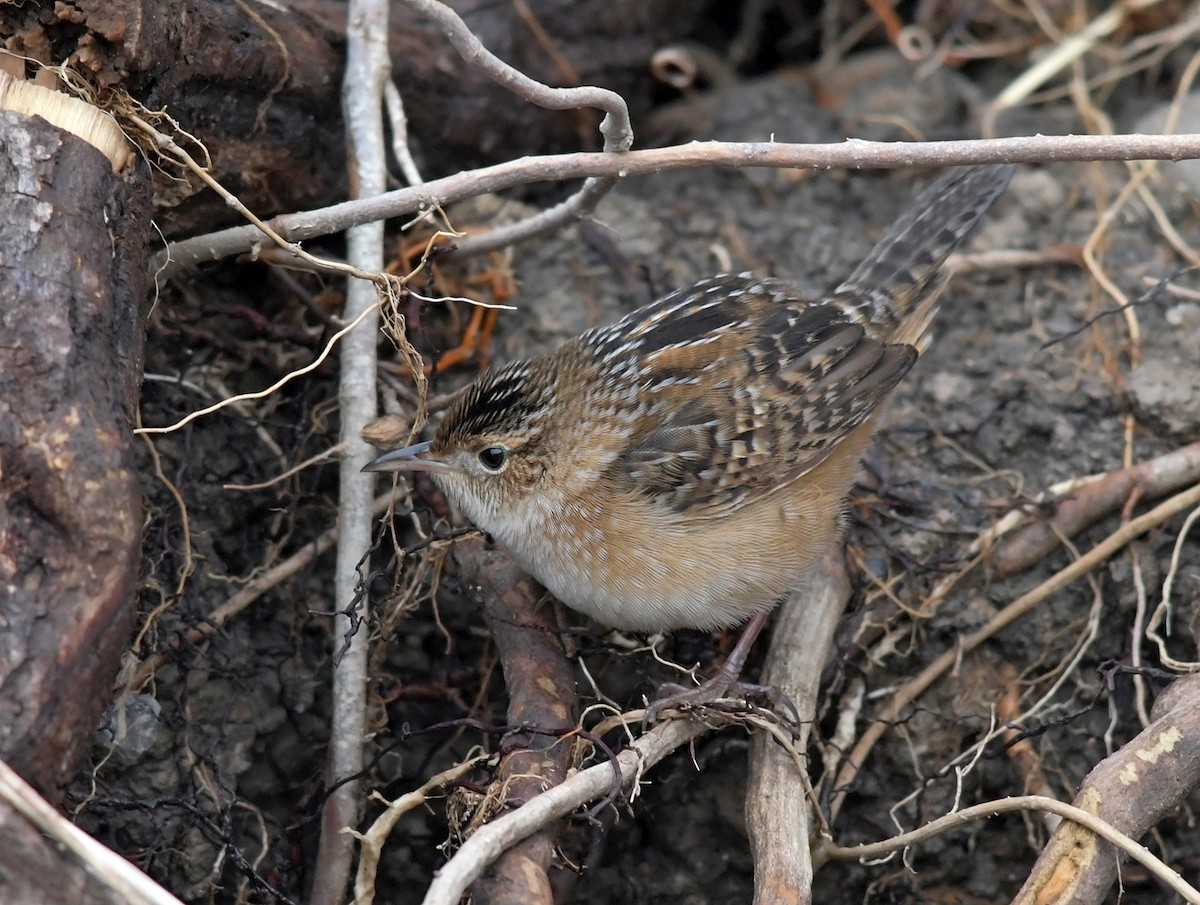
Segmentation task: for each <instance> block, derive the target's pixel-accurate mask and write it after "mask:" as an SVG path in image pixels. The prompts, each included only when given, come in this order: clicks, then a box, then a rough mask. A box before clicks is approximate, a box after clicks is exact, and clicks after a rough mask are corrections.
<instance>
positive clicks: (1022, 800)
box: [816, 795, 1200, 903]
mask: <svg viewBox="0 0 1200 905" xmlns="http://www.w3.org/2000/svg"><path fill="white" fill-rule="evenodd" d="M1013 811H1048V812H1050V813H1051V814H1057V815H1059V816H1060V817H1065V818H1066V819H1068V820H1072V821H1074V822H1075V823H1077V824H1079V825H1080V826H1082V827H1084V828H1085V829H1088V830H1090V831H1091V832H1093V833H1095V834H1096V835H1097V836H1100V837H1101V838H1103V839H1106V840H1107V841H1109V842H1111V843H1112V844H1113V845H1115V846H1117V848H1119V849H1120V850H1121V851H1123V852H1125V853H1126V854H1128V855H1129V857H1131V858H1133V859H1134V860H1135V861H1137V862H1138V863H1139V864H1141V865H1143V866H1145V867H1146V868H1147V869H1148V870H1149V871H1150V872H1151V873H1152V874H1154V876H1155V877H1156V878H1158V879H1159V880H1160V881H1161V882H1162V884H1163V885H1164V886H1166V887H1167V888H1169V889H1171V890H1172V891H1174V892H1177V893H1178V894H1179V895H1181V896H1183V898H1184V900H1185V901H1187V902H1196V903H1200V892H1197V891H1196V889H1195V888H1194V887H1192V886H1191V885H1189V884H1188V883H1185V882H1184V881H1183V878H1182V877H1180V876H1179V874H1178V873H1176V872H1175V871H1174V870H1173V869H1172V868H1171V867H1170V866H1169V865H1168V864H1165V863H1164V862H1163V861H1162V860H1161V859H1159V858H1158V857H1157V856H1156V855H1155V854H1154V853H1153V852H1151V851H1150V850H1149V849H1147V848H1146V847H1145V846H1144V845H1139V844H1138V843H1137V841H1136V840H1133V839H1130V838H1129V837H1128V836H1126V835H1125V834H1124V833H1122V832H1120V831H1119V830H1117V829H1115V828H1114V827H1113V826H1112V825H1110V824H1109V823H1107V822H1106V821H1104V820H1101V819H1100V818H1099V817H1097V816H1096V815H1095V814H1092V813H1089V812H1088V811H1085V810H1083V809H1082V808H1078V807H1076V806H1075V805H1071V804H1067V803H1066V802H1064V801H1058V800H1057V799H1054V798H1046V797H1045V796H1042V795H1022V796H1020V797H1017V798H1002V799H1000V800H999V801H989V802H987V803H985V804H977V805H974V806H972V807H969V808H963V809H962V810H961V811H955V812H954V813H953V814H947V815H946V816H944V817H939V818H938V819H937V820H932V821H930V822H929V823H927V824H925V826H923V827H921V828H920V829H917V830H913V831H912V832H910V833H902V834H900V835H899V836H893V837H892V838H891V839H888V840H885V841H884V842H872V843H870V844H867V845H854V846H850V847H848V848H843V847H841V846H840V845H834V844H833V843H829V842H823V843H821V844H820V846H819V847H818V849H817V853H816V857H817V859H818V860H819V862H822V863H823V862H824V861H827V860H836V861H864V860H867V859H873V858H881V857H884V856H885V855H890V854H892V853H893V852H897V851H900V850H901V849H904V848H907V847H908V846H910V845H916V844H917V843H919V842H924V841H925V840H926V839H932V838H934V837H936V836H939V835H941V834H942V833H944V832H945V831H946V830H948V829H952V828H954V827H959V826H963V825H965V824H967V823H971V822H972V821H975V820H982V819H984V818H987V817H995V816H996V815H998V814H1008V813H1012V812H1013Z"/></svg>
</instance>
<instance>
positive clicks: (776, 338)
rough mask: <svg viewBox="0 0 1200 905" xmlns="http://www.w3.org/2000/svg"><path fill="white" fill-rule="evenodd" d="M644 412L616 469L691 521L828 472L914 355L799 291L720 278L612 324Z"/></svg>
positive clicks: (622, 481)
mask: <svg viewBox="0 0 1200 905" xmlns="http://www.w3.org/2000/svg"><path fill="white" fill-rule="evenodd" d="M611 329H613V330H614V332H615V333H618V334H619V335H620V336H621V338H622V339H623V341H624V344H625V349H624V354H625V355H626V356H628V357H630V358H632V360H636V361H638V362H639V366H640V369H641V373H640V374H639V375H638V376H637V379H638V382H639V385H640V386H641V388H642V392H641V394H640V399H641V405H640V407H639V412H640V417H639V421H638V424H637V425H636V427H635V429H634V431H633V433H632V437H631V442H630V445H629V446H628V448H627V449H625V450H624V451H623V453H622V454H621V455H620V456H619V457H618V458H617V460H616V461H614V462H613V463H612V465H611V466H610V467H611V469H612V477H613V478H614V480H616V482H617V484H618V486H620V487H622V488H623V489H625V490H627V491H629V492H632V493H635V494H637V495H639V496H644V497H648V498H651V499H653V500H654V501H656V502H657V503H658V504H660V505H663V506H666V507H669V508H670V509H672V510H674V511H676V512H678V513H679V514H681V515H683V516H685V517H687V518H709V517H713V516H717V515H721V514H724V513H728V512H730V511H732V510H735V509H737V508H738V507H740V506H741V505H743V504H745V503H746V502H747V501H749V500H751V499H753V498H755V497H759V496H761V495H763V494H764V493H768V492H770V491H771V490H772V489H773V488H775V487H779V486H782V485H784V484H787V483H789V482H791V481H794V480H795V479H796V478H798V477H800V476H801V475H803V474H805V473H806V472H808V471H810V470H811V469H813V468H814V467H816V466H817V465H818V464H820V463H821V462H822V461H823V460H824V459H825V457H826V456H828V455H829V453H830V452H831V451H832V450H833V449H834V448H835V447H836V445H837V444H838V442H839V441H840V440H842V439H843V438H844V437H845V436H846V435H847V434H848V433H849V432H850V431H852V430H854V428H856V427H858V426H859V425H860V424H862V423H863V422H864V421H865V420H866V419H867V418H868V417H869V416H870V414H871V412H872V411H873V410H874V409H875V408H876V407H877V406H878V405H879V403H880V402H882V401H883V400H884V399H885V398H886V397H887V395H888V393H889V392H891V390H892V388H893V387H894V386H895V385H896V383H897V382H898V381H899V380H900V378H901V377H902V376H903V375H904V374H905V372H906V371H908V369H909V368H910V367H911V366H912V364H913V362H914V361H915V360H916V357H917V352H916V350H915V349H914V348H913V347H912V346H910V345H906V344H897V343H886V342H882V341H880V340H877V339H874V338H872V337H870V336H868V335H867V333H866V330H865V329H864V327H863V326H862V325H860V324H856V323H852V322H851V321H850V320H849V319H848V318H847V317H846V316H845V314H844V313H843V311H842V310H841V309H840V308H839V307H838V306H835V305H830V304H821V303H813V302H808V301H805V300H804V299H802V298H801V297H800V294H799V292H798V291H797V290H796V289H795V288H794V287H793V286H791V285H790V284H788V283H785V282H782V281H779V280H761V279H756V278H754V277H753V276H751V275H750V274H742V275H740V276H736V277H734V276H723V277H717V278H715V279H713V280H706V281H704V282H702V283H699V284H697V285H696V286H695V287H693V289H691V290H690V291H688V292H686V293H680V294H677V295H675V296H668V298H666V299H664V300H663V301H662V302H659V303H657V304H655V305H653V306H651V307H650V308H649V309H643V310H642V311H641V312H640V318H639V320H638V321H636V322H635V321H629V322H622V323H621V324H618V325H615V326H614V328H611Z"/></svg>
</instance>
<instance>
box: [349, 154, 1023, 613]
mask: <svg viewBox="0 0 1200 905" xmlns="http://www.w3.org/2000/svg"><path fill="white" fill-rule="evenodd" d="M1013 170H1014V168H1013V167H1011V166H983V167H973V168H968V169H961V170H954V171H951V172H950V173H948V174H947V175H945V176H943V177H942V178H941V179H939V180H938V181H936V182H935V183H933V184H932V185H931V186H930V187H929V188H928V189H926V190H925V191H924V192H923V193H921V195H920V196H918V197H917V198H916V199H915V200H914V201H913V202H912V203H911V204H910V205H909V207H908V208H907V209H906V210H905V211H904V213H903V214H902V215H901V216H900V218H899V220H898V221H897V222H896V224H895V225H894V226H893V227H892V228H891V230H889V231H888V233H887V235H886V236H884V238H883V239H882V240H881V241H880V242H879V244H878V245H877V246H876V247H875V249H874V250H873V251H872V252H871V254H870V255H868V256H867V258H866V260H865V261H863V263H862V264H861V265H860V266H859V267H858V268H857V269H856V270H855V271H854V272H853V273H852V274H851V275H850V277H849V278H847V279H846V281H845V282H843V283H842V284H841V285H840V286H838V287H837V288H836V289H835V290H834V291H833V292H832V293H831V294H829V295H827V296H826V297H824V298H822V299H819V300H817V301H813V300H809V299H806V298H804V297H803V296H802V295H801V294H800V292H799V291H798V290H797V289H796V288H795V287H794V286H792V285H791V284H790V283H787V282H785V281H783V280H778V279H764V278H760V277H756V276H754V275H753V274H750V273H742V274H738V275H736V276H732V275H722V276H716V277H713V278H711V279H707V280H702V281H701V282H699V283H697V284H696V285H695V286H692V287H691V288H690V289H685V290H682V291H679V292H674V293H671V294H670V295H668V296H666V297H665V298H663V299H661V300H660V301H657V302H655V303H653V304H651V305H648V306H646V307H644V308H641V309H639V310H637V311H634V312H633V313H631V314H629V315H627V316H626V317H624V318H622V319H621V320H619V321H618V322H617V323H615V324H613V325H611V326H608V327H600V328H597V329H593V330H589V331H587V332H586V333H584V334H582V335H581V336H578V337H576V338H575V339H572V340H570V341H568V342H567V343H565V344H564V345H562V346H560V347H559V348H558V349H556V350H555V351H554V352H551V353H550V354H548V355H545V356H543V357H541V358H536V359H533V360H531V361H518V362H513V363H511V364H508V365H506V366H504V367H501V368H498V369H496V370H493V371H489V372H487V373H484V374H483V375H481V376H480V377H479V378H478V379H477V380H476V381H475V383H474V384H473V385H472V386H471V387H470V389H469V390H468V391H467V392H466V394H465V395H463V396H462V397H461V398H460V399H459V400H458V402H457V403H456V404H455V405H454V406H453V407H452V408H451V409H450V410H449V411H448V412H447V413H446V416H445V419H444V420H443V421H442V423H441V426H440V427H439V428H438V430H437V433H436V435H435V436H434V439H433V440H432V441H430V442H426V443H419V444H417V445H415V446H410V447H407V448H405V449H399V450H395V451H393V452H388V453H385V454H383V455H381V456H379V457H378V458H376V459H374V460H373V461H372V462H371V463H370V464H368V465H367V466H366V468H365V469H364V470H365V471H380V472H387V471H426V472H428V473H429V475H430V477H431V478H432V479H433V480H434V482H435V483H436V484H437V485H438V486H439V487H440V488H441V489H442V490H443V491H444V492H445V494H446V496H447V497H448V498H449V499H450V500H451V501H452V502H453V503H454V504H455V505H456V506H457V507H458V509H459V510H460V511H461V512H462V513H463V515H465V516H466V517H467V518H469V519H470V520H471V521H472V522H473V523H474V524H475V525H477V526H478V527H479V528H481V529H483V530H484V531H486V532H487V533H489V534H491V535H492V536H493V537H495V538H496V540H498V541H500V543H502V544H503V545H504V546H505V547H507V548H508V549H509V550H510V551H511V552H512V554H513V555H514V556H515V557H516V558H517V560H518V561H519V562H520V563H521V564H522V565H523V566H524V567H525V568H526V569H527V570H528V571H529V572H530V573H531V574H532V575H533V576H535V577H536V578H537V579H538V580H539V581H540V582H541V583H542V584H543V585H545V586H546V588H547V589H548V590H549V591H550V592H551V593H553V594H554V595H555V596H556V597H558V599H559V600H561V601H562V602H563V603H565V604H566V605H567V606H570V607H573V608H574V609H576V610H580V611H582V612H584V613H587V614H588V615H589V616H592V617H593V618H595V619H596V620H597V621H599V622H602V623H604V624H605V625H610V626H614V627H617V628H628V629H638V630H643V631H659V630H663V629H671V628H679V627H685V626H687V627H694V628H715V627H717V626H731V625H735V624H737V623H740V622H743V621H745V620H747V619H749V618H750V617H752V616H755V615H756V614H760V613H763V612H765V611H766V610H768V609H769V608H770V607H772V606H773V605H774V604H775V603H776V602H777V601H778V600H779V599H780V598H782V597H783V595H784V594H786V593H787V592H788V591H789V590H790V589H792V588H793V587H794V586H795V585H796V584H797V582H798V580H799V579H800V578H801V577H802V576H803V575H804V573H805V571H806V570H808V569H810V568H811V567H812V566H813V564H814V563H815V562H816V561H817V560H818V559H820V558H821V557H822V556H823V555H824V554H825V552H826V551H827V550H828V548H829V547H830V545H831V544H833V543H834V542H835V541H836V540H837V539H838V537H839V534H840V529H841V524H842V521H843V517H842V516H843V510H844V508H845V499H846V495H847V493H848V492H849V489H850V485H851V483H852V482H853V480H854V478H855V474H856V472H857V469H858V462H859V456H860V455H861V453H862V452H863V450H864V448H865V447H866V445H867V443H868V441H869V440H870V438H871V433H872V430H873V429H874V426H875V425H874V417H873V416H874V415H875V414H876V413H877V412H878V411H879V409H880V406H881V404H882V403H883V402H884V400H885V399H887V397H888V395H889V394H890V393H891V391H892V389H893V388H894V387H895V386H896V384H897V382H899V380H900V378H901V377H903V376H904V374H905V373H906V372H907V371H908V369H909V368H911V367H912V365H913V362H914V361H915V360H916V358H917V354H918V352H919V351H920V350H921V349H922V348H924V346H925V344H926V343H927V336H926V329H927V327H928V325H929V321H930V319H931V318H932V316H933V313H934V305H935V302H936V300H937V297H938V294H939V293H940V291H941V289H942V288H943V286H944V284H945V274H944V272H943V270H942V264H943V262H944V261H945V259H946V257H947V256H948V255H949V254H950V252H951V251H953V250H954V249H955V248H956V247H957V246H958V244H959V243H960V242H961V241H962V239H963V238H964V237H965V236H966V235H967V233H968V232H969V231H970V230H971V228H972V227H974V226H975V224H976V223H977V222H978V221H979V219H980V218H981V217H982V216H983V214H984V212H985V211H987V209H988V208H989V207H990V206H991V205H992V203H993V202H994V201H995V200H996V198H997V197H998V196H999V195H1000V193H1001V192H1003V190H1004V188H1005V186H1007V184H1008V181H1009V179H1010V178H1011V177H1012V173H1013ZM756 621H759V622H761V620H756Z"/></svg>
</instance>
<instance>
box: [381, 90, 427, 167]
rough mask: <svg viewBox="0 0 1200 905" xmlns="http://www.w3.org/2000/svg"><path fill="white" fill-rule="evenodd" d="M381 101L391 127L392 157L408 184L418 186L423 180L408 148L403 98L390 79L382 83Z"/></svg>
mask: <svg viewBox="0 0 1200 905" xmlns="http://www.w3.org/2000/svg"><path fill="white" fill-rule="evenodd" d="M383 99H384V101H385V102H386V104H387V112H388V123H389V124H390V125H391V127H392V156H393V157H395V158H396V163H397V164H398V165H399V166H400V172H401V173H403V174H404V178H405V179H407V180H408V184H409V185H420V184H421V183H422V182H424V181H425V180H424V179H422V178H421V171H420V170H418V169H417V162H416V161H415V160H413V156H412V151H410V150H409V148H408V117H407V116H405V114H404V98H403V97H402V96H401V94H400V89H399V88H397V87H396V83H395V82H393V81H392V80H391V79H388V80H387V82H386V83H384V86H383Z"/></svg>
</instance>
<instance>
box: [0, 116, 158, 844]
mask: <svg viewBox="0 0 1200 905" xmlns="http://www.w3.org/2000/svg"><path fill="white" fill-rule="evenodd" d="M148 189H149V185H148V179H147V178H146V176H145V172H144V169H143V168H140V167H139V168H137V175H132V176H130V177H129V178H128V179H123V178H122V177H121V176H119V175H115V174H114V173H113V171H112V167H111V165H110V163H109V161H108V160H107V159H106V158H105V157H104V156H103V155H101V154H100V153H99V152H98V151H97V150H96V149H94V148H93V147H91V146H90V145H88V144H87V143H86V142H84V141H82V140H80V139H78V138H76V137H74V136H73V135H70V134H68V133H66V132H63V131H61V130H59V129H57V128H55V127H53V126H51V125H49V124H48V123H47V122H46V121H45V120H43V119H41V118H40V117H33V116H25V115H22V114H17V113H12V112H8V111H0V625H2V626H3V628H2V630H0V757H3V758H4V759H5V760H7V761H8V762H9V763H10V764H11V765H12V766H13V768H14V769H15V770H16V771H17V772H18V773H19V774H20V775H21V776H23V777H24V778H25V779H26V780H27V781H28V782H30V783H31V784H32V785H34V786H35V787H36V788H37V789H38V790H39V791H40V792H41V793H42V794H43V795H45V796H46V797H47V798H49V799H50V800H52V801H53V800H57V798H58V797H59V796H60V793H61V790H62V788H63V787H64V786H65V785H66V784H67V783H68V782H69V781H70V780H71V779H72V777H73V776H74V774H75V771H76V769H77V768H78V765H79V761H80V758H81V756H82V755H83V754H84V752H85V751H86V750H87V747H88V745H89V744H90V742H91V738H92V735H93V733H94V731H95V729H96V725H97V722H98V721H99V719H100V716H101V714H102V713H103V712H104V709H105V707H106V706H107V705H108V703H109V699H110V696H111V688H112V683H113V679H114V676H115V675H116V672H117V668H118V666H119V663H120V659H121V656H122V654H123V653H124V651H125V649H126V646H127V644H128V641H129V634H130V631H131V629H132V626H133V617H134V597H133V594H134V587H135V583H136V580H137V573H138V558H139V550H140V541H141V528H142V508H141V492H140V490H139V487H138V483H137V477H136V475H135V473H134V470H133V464H132V457H131V454H130V439H131V435H130V428H131V425H132V423H133V415H134V409H135V405H136V398H137V396H136V394H137V387H138V384H139V382H140V378H141V348H142V317H141V312H140V309H141V306H142V302H143V299H144V298H145V295H146V277H145V261H146V246H147V238H148V233H149V223H150V218H149V190H148ZM9 851H11V850H9ZM5 860H6V861H7V860H8V859H7V857H6V859H5Z"/></svg>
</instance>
